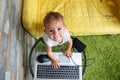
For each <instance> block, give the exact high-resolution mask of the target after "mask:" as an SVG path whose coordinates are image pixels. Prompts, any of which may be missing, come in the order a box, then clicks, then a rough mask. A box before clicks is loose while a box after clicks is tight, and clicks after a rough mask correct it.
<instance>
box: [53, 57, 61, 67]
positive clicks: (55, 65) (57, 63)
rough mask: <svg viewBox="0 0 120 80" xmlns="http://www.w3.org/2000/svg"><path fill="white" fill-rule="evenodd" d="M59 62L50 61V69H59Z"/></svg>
mask: <svg viewBox="0 0 120 80" xmlns="http://www.w3.org/2000/svg"><path fill="white" fill-rule="evenodd" d="M59 62H60V61H59V60H58V59H56V60H53V61H52V68H54V69H58V68H59V67H60V65H59Z"/></svg>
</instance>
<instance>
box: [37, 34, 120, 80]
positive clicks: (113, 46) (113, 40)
mask: <svg viewBox="0 0 120 80" xmlns="http://www.w3.org/2000/svg"><path fill="white" fill-rule="evenodd" d="M77 38H78V39H79V40H80V41H82V42H83V43H84V44H86V46H87V47H86V50H85V53H86V57H87V59H91V58H92V59H94V60H95V62H94V63H93V64H92V65H90V66H87V68H86V71H85V73H84V76H83V80H120V35H93V36H79V37H77ZM36 50H37V51H45V47H44V44H42V43H39V44H38V45H37V47H36ZM60 50H61V48H60V47H57V48H55V49H54V51H60ZM89 64H90V61H87V65H89Z"/></svg>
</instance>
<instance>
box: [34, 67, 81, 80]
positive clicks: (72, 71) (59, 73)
mask: <svg viewBox="0 0 120 80" xmlns="http://www.w3.org/2000/svg"><path fill="white" fill-rule="evenodd" d="M79 75H80V74H79V66H60V68H59V69H53V68H52V67H51V66H50V65H37V75H36V77H37V79H39V78H43V79H44V78H45V79H69V80H70V79H79Z"/></svg>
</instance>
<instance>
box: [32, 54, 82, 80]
mask: <svg viewBox="0 0 120 80" xmlns="http://www.w3.org/2000/svg"><path fill="white" fill-rule="evenodd" d="M53 54H54V55H55V56H56V57H57V58H58V59H59V60H60V63H59V64H60V68H58V69H53V68H52V66H51V60H48V61H45V62H44V61H43V62H40V61H37V57H38V56H39V55H46V52H36V59H35V69H34V80H82V53H73V55H72V57H71V58H67V57H66V56H65V55H64V54H63V53H62V52H53Z"/></svg>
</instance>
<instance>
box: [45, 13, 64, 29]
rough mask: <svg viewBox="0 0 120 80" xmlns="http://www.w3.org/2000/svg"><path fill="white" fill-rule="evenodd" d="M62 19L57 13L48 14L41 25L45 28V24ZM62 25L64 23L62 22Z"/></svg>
mask: <svg viewBox="0 0 120 80" xmlns="http://www.w3.org/2000/svg"><path fill="white" fill-rule="evenodd" d="M59 19H62V20H63V16H62V15H61V14H60V13H59V12H49V13H48V14H47V15H46V16H45V18H44V20H43V24H44V26H45V27H46V24H49V22H51V21H53V20H59ZM63 23H64V22H63Z"/></svg>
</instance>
